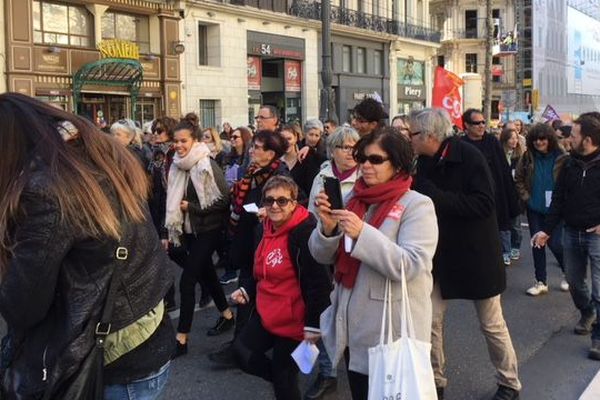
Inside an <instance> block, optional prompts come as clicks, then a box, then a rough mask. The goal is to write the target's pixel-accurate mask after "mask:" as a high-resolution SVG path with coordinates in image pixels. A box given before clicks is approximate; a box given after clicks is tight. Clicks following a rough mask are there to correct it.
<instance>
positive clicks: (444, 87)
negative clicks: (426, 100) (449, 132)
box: [432, 67, 464, 129]
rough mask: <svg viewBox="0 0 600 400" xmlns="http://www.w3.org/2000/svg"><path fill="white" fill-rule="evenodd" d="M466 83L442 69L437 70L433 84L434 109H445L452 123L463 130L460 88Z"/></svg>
mask: <svg viewBox="0 0 600 400" xmlns="http://www.w3.org/2000/svg"><path fill="white" fill-rule="evenodd" d="M463 84H464V81H463V80H462V79H460V78H459V77H458V76H457V75H455V74H453V73H452V72H450V71H447V70H445V69H444V68H442V67H437V68H436V70H435V83H434V84H433V101H432V105H433V107H438V108H443V109H445V110H446V111H448V114H450V118H451V119H452V123H453V124H454V125H456V126H458V127H459V128H461V129H463V128H464V127H463V124H462V118H461V117H462V98H461V96H460V91H459V89H460V87H461V86H462V85H463Z"/></svg>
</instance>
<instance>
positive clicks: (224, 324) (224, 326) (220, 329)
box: [206, 316, 235, 336]
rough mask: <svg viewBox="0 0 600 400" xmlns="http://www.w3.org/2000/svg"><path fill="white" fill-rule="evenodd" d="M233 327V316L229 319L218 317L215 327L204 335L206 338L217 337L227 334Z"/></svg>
mask: <svg viewBox="0 0 600 400" xmlns="http://www.w3.org/2000/svg"><path fill="white" fill-rule="evenodd" d="M234 325H235V319H234V318H233V316H231V318H230V319H227V318H225V317H223V316H220V317H219V319H218V320H217V323H216V324H215V326H213V327H212V328H210V329H209V330H208V332H206V334H207V335H208V336H217V335H220V334H221V333H225V332H227V331H228V330H230V329H233V326H234Z"/></svg>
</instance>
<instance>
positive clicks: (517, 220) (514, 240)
mask: <svg viewBox="0 0 600 400" xmlns="http://www.w3.org/2000/svg"><path fill="white" fill-rule="evenodd" d="M510 222H511V227H510V247H511V248H512V249H517V250H519V249H520V248H521V241H522V240H523V231H522V230H521V214H519V215H517V216H516V217H514V218H513V219H512V220H511V221H510Z"/></svg>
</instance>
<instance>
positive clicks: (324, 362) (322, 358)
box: [317, 340, 337, 378]
mask: <svg viewBox="0 0 600 400" xmlns="http://www.w3.org/2000/svg"><path fill="white" fill-rule="evenodd" d="M317 347H318V348H319V355H318V356H317V362H318V363H319V375H321V376H323V377H325V378H335V377H337V369H336V368H333V365H331V359H330V358H329V354H327V350H326V349H325V345H324V344H323V341H322V340H319V341H318V342H317Z"/></svg>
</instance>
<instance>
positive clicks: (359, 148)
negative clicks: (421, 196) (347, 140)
mask: <svg viewBox="0 0 600 400" xmlns="http://www.w3.org/2000/svg"><path fill="white" fill-rule="evenodd" d="M374 143H377V144H379V147H381V149H382V150H383V151H385V152H386V153H387V155H388V157H389V159H390V163H391V164H392V166H393V167H394V168H395V169H399V170H401V171H403V172H405V173H406V174H407V175H410V174H411V172H412V169H413V159H414V152H413V148H412V146H411V144H410V142H409V141H408V139H407V138H406V137H405V136H404V135H402V134H400V133H398V131H397V130H396V129H394V128H392V127H389V126H384V127H381V128H378V129H376V130H375V131H374V132H372V133H370V134H368V135H365V136H363V137H362V138H360V140H359V141H358V142H357V143H356V145H355V146H354V151H353V152H352V155H353V156H354V158H357V156H359V155H364V154H365V149H366V148H367V146H369V145H371V144H374Z"/></svg>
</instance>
